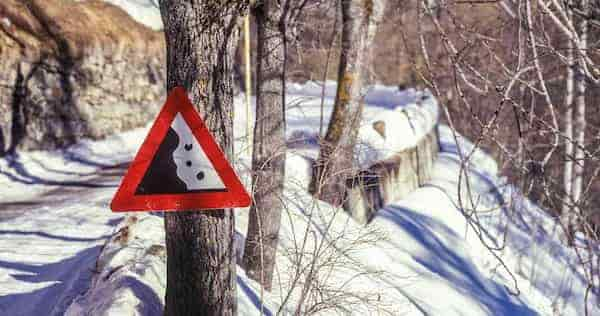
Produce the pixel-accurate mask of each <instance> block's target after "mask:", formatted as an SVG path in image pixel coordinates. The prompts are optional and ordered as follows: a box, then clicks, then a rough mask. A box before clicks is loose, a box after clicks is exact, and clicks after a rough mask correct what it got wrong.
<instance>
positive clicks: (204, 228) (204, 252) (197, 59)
mask: <svg viewBox="0 0 600 316" xmlns="http://www.w3.org/2000/svg"><path fill="white" fill-rule="evenodd" d="M246 7H247V5H246V2H245V1H234V0H229V1H202V0H189V1H177V0H162V1H160V9H161V14H162V19H163V23H164V31H165V37H166V44H167V90H171V89H172V88H173V87H175V86H183V87H185V88H186V90H187V91H188V94H189V96H190V98H191V101H192V102H193V103H194V104H195V105H196V107H197V109H198V111H199V113H200V115H201V116H202V117H203V119H204V121H205V123H206V126H207V127H208V129H209V130H210V131H211V133H212V134H213V135H214V137H215V139H216V141H217V142H218V143H219V145H220V146H221V148H222V149H223V151H224V152H225V154H226V155H227V157H229V158H231V156H232V151H233V122H232V113H233V86H234V82H233V78H232V73H233V66H232V65H233V58H234V52H235V51H234V50H235V44H236V43H237V40H238V36H239V26H240V23H239V22H240V21H241V20H240V17H242V16H243V15H244V14H245V11H246ZM165 231H166V244H167V289H166V298H165V315H177V316H180V315H235V314H236V309H237V304H236V271H235V269H236V262H235V255H234V240H233V236H234V235H233V234H234V217H233V213H232V210H231V209H224V210H223V209H222V210H210V211H203V212H198V211H189V212H178V213H166V214H165Z"/></svg>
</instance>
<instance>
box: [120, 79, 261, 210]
mask: <svg viewBox="0 0 600 316" xmlns="http://www.w3.org/2000/svg"><path fill="white" fill-rule="evenodd" d="M177 113H181V116H182V117H183V119H184V120H185V122H186V123H187V124H188V126H189V127H190V129H191V130H192V133H193V134H194V136H195V137H196V140H197V141H198V143H199V144H200V146H201V147H202V150H204V152H205V153H206V156H207V157H208V159H209V160H210V162H211V163H212V164H213V166H214V167H215V170H216V171H217V174H219V176H220V177H221V180H222V181H223V184H224V185H225V188H226V189H227V190H226V191H224V192H223V191H219V192H215V191H207V192H194V193H182V194H152V195H136V194H135V191H136V189H137V187H138V185H139V184H140V182H141V181H142V178H143V176H144V174H145V173H146V171H147V169H148V167H149V166H150V163H151V162H152V159H153V158H154V155H155V154H156V151H157V150H158V147H159V146H160V144H161V143H162V141H163V139H164V138H165V136H166V134H167V131H168V129H169V127H170V126H171V123H172V122H173V120H174V119H175V116H176V115H177ZM250 203H251V199H250V196H249V195H248V192H246V189H245V188H244V186H243V185H242V183H241V182H240V180H239V177H238V176H237V174H236V173H235V170H233V168H232V167H231V165H230V164H229V162H228V161H227V158H226V157H225V154H224V153H223V151H222V150H221V148H220V147H219V145H218V144H217V143H216V142H215V140H214V138H213V136H212V135H211V133H210V132H209V130H208V129H207V128H206V125H204V122H203V121H202V119H201V118H200V115H199V114H198V112H197V111H196V109H195V108H194V106H193V105H192V102H191V101H190V99H189V98H188V96H187V92H186V91H185V89H184V88H182V87H176V88H173V90H172V91H171V92H170V93H169V96H168V97H167V101H166V102H165V105H164V106H163V108H162V109H161V111H160V113H159V114H158V117H157V118H156V120H155V121H154V124H153V125H152V128H151V129H150V131H149V132H148V136H146V139H145V140H144V143H143V144H142V146H141V147H140V149H139V151H138V153H137V154H136V156H135V158H134V160H133V162H132V163H131V165H130V166H129V168H128V170H127V173H126V174H125V177H124V178H123V180H122V182H121V185H120V186H119V189H118V190H117V193H116V194H115V197H114V198H113V200H112V202H111V204H110V208H111V210H112V211H113V212H129V211H182V210H197V209H222V208H232V207H247V206H249V205H250Z"/></svg>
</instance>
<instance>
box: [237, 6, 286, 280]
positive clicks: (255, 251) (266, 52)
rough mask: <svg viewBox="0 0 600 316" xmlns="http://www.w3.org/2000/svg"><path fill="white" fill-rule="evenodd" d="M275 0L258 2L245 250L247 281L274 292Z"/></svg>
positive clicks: (279, 93) (278, 22) (280, 142)
mask: <svg viewBox="0 0 600 316" xmlns="http://www.w3.org/2000/svg"><path fill="white" fill-rule="evenodd" d="M282 6H283V5H280V1H277V0H264V1H259V2H257V4H256V6H255V7H254V8H253V10H252V12H253V14H254V16H255V17H256V25H257V42H258V45H257V65H256V119H255V127H254V138H253V139H254V145H253V152H252V171H253V178H252V191H253V204H252V206H251V207H250V214H249V216H250V218H249V222H248V233H247V234H246V244H245V249H244V257H243V262H244V267H245V269H246V274H247V275H248V277H250V278H252V279H254V280H255V281H257V282H259V283H260V284H262V285H263V286H264V288H265V289H267V290H270V289H271V283H272V280H273V269H274V267H275V256H276V250H277V243H278V240H279V238H278V237H279V226H280V219H281V211H282V209H283V200H282V198H283V197H282V193H283V184H284V178H285V149H286V145H285V117H284V115H285V114H284V109H285V93H284V92H285V88H284V87H285V85H284V77H285V71H284V69H285V46H286V45H285V31H284V27H285V23H284V19H283V10H282V9H283V8H282Z"/></svg>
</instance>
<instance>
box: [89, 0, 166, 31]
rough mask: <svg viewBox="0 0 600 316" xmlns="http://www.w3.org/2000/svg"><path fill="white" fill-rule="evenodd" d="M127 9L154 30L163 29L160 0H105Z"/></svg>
mask: <svg viewBox="0 0 600 316" xmlns="http://www.w3.org/2000/svg"><path fill="white" fill-rule="evenodd" d="M84 1H85V0H84ZM104 1H105V2H108V3H111V4H114V5H116V6H118V7H120V8H122V9H123V10H125V11H126V12H127V13H128V14H129V15H130V16H131V17H132V18H133V19H134V20H136V21H138V22H139V23H141V24H144V25H146V26H147V27H149V28H151V29H154V30H162V28H163V23H162V18H161V16H160V9H159V7H158V0H104Z"/></svg>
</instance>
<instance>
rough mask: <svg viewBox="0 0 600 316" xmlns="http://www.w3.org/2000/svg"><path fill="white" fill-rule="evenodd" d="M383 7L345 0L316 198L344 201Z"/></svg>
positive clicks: (373, 0)
mask: <svg viewBox="0 0 600 316" xmlns="http://www.w3.org/2000/svg"><path fill="white" fill-rule="evenodd" d="M384 8H385V0H364V1H356V0H342V22H343V28H342V51H341V56H340V66H339V69H338V87H337V94H336V98H335V105H334V108H333V113H332V116H331V120H330V122H329V125H328V127H327V133H326V134H325V139H323V140H322V142H321V150H320V153H319V158H318V160H317V162H316V164H315V170H314V171H315V172H314V173H313V177H312V183H311V191H312V193H313V194H314V195H315V196H316V197H317V198H320V199H321V200H324V201H326V202H329V203H331V204H334V205H341V204H342V202H343V200H344V197H345V191H346V179H348V178H350V176H351V175H352V174H353V173H354V170H353V160H354V147H355V144H356V137H357V134H358V128H359V127H360V121H361V117H362V109H363V99H364V96H365V92H366V89H365V88H366V87H365V86H364V85H365V81H366V79H367V77H368V73H369V69H368V66H369V65H370V63H371V59H372V46H373V39H374V37H375V32H376V31H377V25H378V23H379V22H380V20H381V18H382V16H383V10H384Z"/></svg>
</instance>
